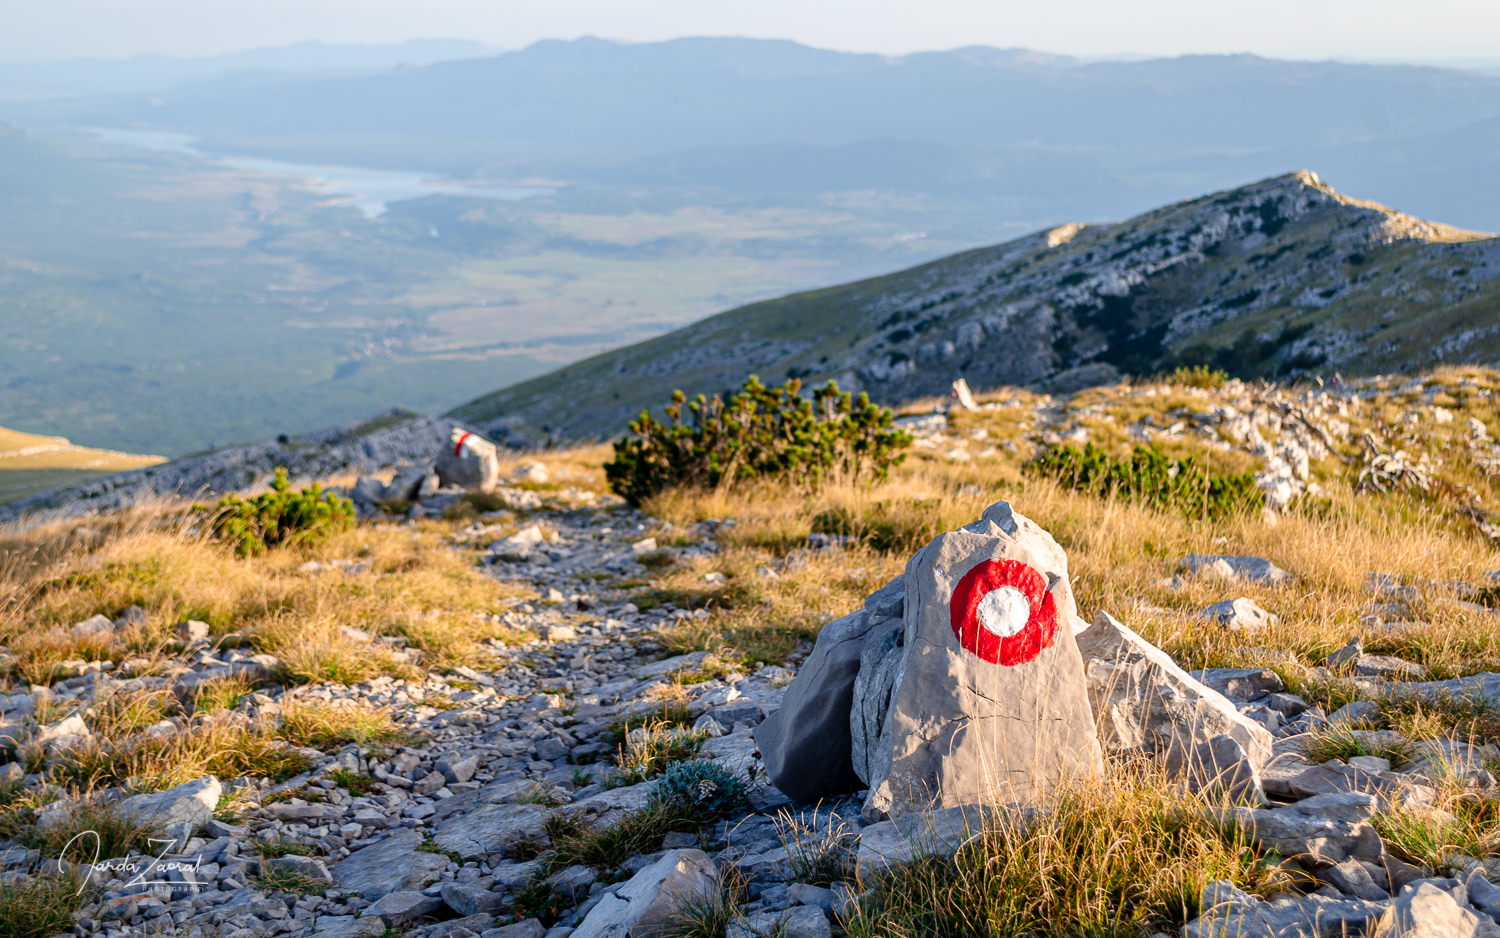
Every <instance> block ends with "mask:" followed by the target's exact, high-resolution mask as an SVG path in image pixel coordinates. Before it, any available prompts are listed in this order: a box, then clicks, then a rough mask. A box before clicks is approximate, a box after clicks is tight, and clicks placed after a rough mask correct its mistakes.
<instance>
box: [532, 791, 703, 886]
mask: <svg viewBox="0 0 1500 938" xmlns="http://www.w3.org/2000/svg"><path fill="white" fill-rule="evenodd" d="M703 821H704V818H703V817H702V816H701V815H700V814H699V812H698V811H697V809H695V808H692V807H689V806H687V805H681V804H647V805H646V807H644V808H641V809H640V810H639V811H629V812H626V813H625V814H624V815H623V816H622V817H621V818H620V819H619V820H618V821H615V822H614V823H612V824H609V825H600V824H596V823H593V822H591V821H589V820H587V819H586V818H584V817H583V816H580V815H577V814H570V813H567V812H564V811H559V812H557V813H555V814H553V815H552V816H551V817H550V818H548V819H547V822H546V830H547V836H548V838H549V839H550V840H551V841H552V853H551V855H550V857H549V861H548V862H549V869H552V870H560V869H563V868H564V867H568V866H572V865H574V864H581V865H583V866H591V867H594V868H595V869H603V870H612V869H614V868H615V867H617V866H619V865H620V864H621V863H624V862H625V861H626V860H627V859H629V858H630V857H632V856H634V855H636V854H639V853H654V852H655V851H657V850H660V849H661V841H662V838H663V837H665V836H666V835H667V834H670V833H673V832H678V833H694V832H696V831H697V830H698V829H699V828H700V827H702V826H703Z"/></svg>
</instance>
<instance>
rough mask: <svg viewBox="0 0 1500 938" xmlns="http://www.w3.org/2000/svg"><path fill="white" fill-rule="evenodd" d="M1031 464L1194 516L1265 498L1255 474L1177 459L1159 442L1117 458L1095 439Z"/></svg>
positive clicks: (1104, 494) (1082, 487) (1081, 487)
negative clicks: (1214, 469)
mask: <svg viewBox="0 0 1500 938" xmlns="http://www.w3.org/2000/svg"><path fill="white" fill-rule="evenodd" d="M1027 468H1028V471H1030V472H1032V473H1035V474H1036V475H1042V476H1050V477H1051V478H1053V479H1056V480H1057V481H1058V482H1060V483H1062V484H1063V485H1065V486H1067V487H1068V488H1071V489H1076V490H1078V491H1083V492H1091V493H1093V494H1094V495H1097V496H1099V497H1100V498H1125V499H1132V500H1138V501H1142V502H1145V503H1147V504H1150V505H1155V506H1157V507H1158V508H1170V509H1175V510H1177V511H1181V512H1182V513H1183V514H1185V515H1187V516H1188V517H1204V518H1222V517H1224V516H1225V515H1230V514H1234V513H1236V512H1241V511H1245V510H1247V509H1249V508H1252V507H1254V506H1255V505H1257V504H1259V503H1260V499H1259V497H1258V496H1259V494H1260V493H1259V492H1258V491H1257V490H1256V487H1255V476H1254V475H1253V474H1251V473H1248V472H1246V473H1241V474H1238V475H1230V474H1219V473H1213V472H1209V471H1208V470H1207V469H1205V468H1204V467H1203V466H1201V465H1199V464H1198V462H1197V461H1196V460H1195V459H1193V457H1191V456H1188V457H1185V458H1183V459H1172V458H1171V457H1169V456H1167V455H1166V454H1165V453H1163V452H1162V451H1161V450H1159V449H1155V448H1154V447H1153V448H1147V447H1144V446H1137V447H1136V448H1135V450H1134V451H1133V452H1132V453H1131V454H1130V458H1129V459H1116V458H1114V457H1112V456H1110V455H1109V453H1107V452H1105V451H1104V450H1102V449H1100V448H1099V447H1097V446H1095V445H1094V444H1093V443H1088V444H1085V445H1084V447H1083V449H1081V450H1080V449H1079V448H1078V447H1076V446H1064V447H1061V448H1059V449H1054V450H1050V451H1048V452H1046V453H1043V454H1042V455H1041V456H1039V457H1038V458H1037V459H1036V460H1034V461H1033V462H1032V463H1031V465H1030V466H1028V467H1027Z"/></svg>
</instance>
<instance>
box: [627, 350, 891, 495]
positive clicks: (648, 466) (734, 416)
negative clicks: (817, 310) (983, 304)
mask: <svg viewBox="0 0 1500 938" xmlns="http://www.w3.org/2000/svg"><path fill="white" fill-rule="evenodd" d="M801 389H802V383H801V382H800V381H798V380H797V379H796V378H793V379H791V380H790V381H788V382H787V383H786V384H785V385H783V386H781V387H779V388H768V387H766V386H765V385H763V384H761V383H760V379H759V378H757V377H755V376H754V375H751V376H750V379H749V380H748V381H746V382H745V386H744V387H743V388H742V389H741V390H740V393H738V394H736V395H734V396H733V397H731V398H730V399H729V400H728V401H727V402H726V401H724V400H722V399H721V398H719V397H718V396H717V395H715V396H714V397H713V398H711V399H710V398H706V397H704V396H703V395H701V394H700V395H698V397H697V398H696V399H695V400H692V401H688V400H687V396H686V395H684V394H683V393H682V392H681V391H674V392H672V403H671V404H669V405H667V407H666V413H667V419H668V420H669V421H670V422H669V423H665V424H664V423H660V422H659V421H657V420H656V419H655V418H653V417H652V416H651V415H650V414H649V413H644V412H643V413H642V414H641V416H640V419H639V420H636V421H635V422H634V423H632V424H631V425H630V435H629V436H627V437H625V438H624V439H622V440H619V441H617V442H616V443H615V458H614V460H613V461H612V462H609V463H606V464H605V466H604V473H605V476H606V477H607V478H608V479H609V485H610V488H611V489H612V490H614V492H615V493H616V494H617V495H620V496H622V497H624V498H625V500H626V501H628V502H630V503H631V504H632V505H639V504H640V503H641V502H642V501H644V500H645V499H647V498H650V497H651V496H652V495H655V494H657V493H658V492H661V491H663V490H665V489H669V488H675V487H678V486H686V487H693V488H715V487H717V486H719V485H722V484H729V485H732V484H734V483H735V482H740V481H747V480H751V479H777V480H785V481H788V482H791V483H792V484H794V485H804V486H815V485H817V484H818V482H819V481H821V480H822V479H823V478H824V477H825V476H827V475H829V474H833V473H842V474H843V475H845V476H847V477H849V478H855V479H858V478H860V477H866V476H867V477H869V478H872V479H876V480H878V479H884V478H885V477H886V475H887V474H888V473H889V472H890V470H891V467H892V466H896V465H899V464H900V463H901V461H902V460H903V459H904V458H905V454H904V453H902V452H900V450H902V449H904V448H906V447H907V446H910V445H911V441H912V437H911V434H909V433H907V432H906V431H905V430H900V429H897V428H895V427H893V426H892V420H893V415H892V413H891V411H890V409H889V408H885V407H880V406H878V405H876V404H872V403H870V398H869V395H867V394H863V393H861V394H860V395H859V397H858V398H855V397H853V396H852V395H850V394H849V393H848V392H847V391H840V390H839V387H838V385H837V384H835V383H834V382H832V381H830V382H828V384H827V385H826V386H825V387H822V388H817V389H814V390H813V392H812V397H811V398H810V399H809V398H804V397H801V396H799V393H798V392H800V391H801ZM684 405H686V407H687V411H688V414H689V418H688V419H689V423H684V422H683V407H684Z"/></svg>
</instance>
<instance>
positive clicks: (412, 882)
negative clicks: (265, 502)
mask: <svg viewBox="0 0 1500 938" xmlns="http://www.w3.org/2000/svg"><path fill="white" fill-rule="evenodd" d="M422 840H423V837H422V835H421V834H419V833H417V832H416V831H414V830H405V829H403V830H398V831H396V832H395V833H393V834H391V835H390V836H389V837H387V838H386V839H385V840H382V841H379V842H378V843H375V844H371V845H370V846H368V847H365V848H363V849H361V850H356V851H355V852H353V853H351V854H350V855H349V857H348V858H347V859H345V860H342V861H340V862H339V863H338V864H337V865H336V866H334V867H333V869H332V870H331V872H332V873H333V878H334V881H335V882H336V883H338V884H339V887H340V888H342V889H346V890H348V891H350V892H355V893H358V894H359V895H361V896H364V897H365V898H366V899H379V898H381V897H382V896H385V895H387V894H389V893H393V892H408V891H420V890H421V889H422V887H423V886H425V885H426V882H427V880H429V879H432V878H434V877H435V876H437V874H439V873H441V872H442V871H443V870H444V869H445V868H446V867H447V866H448V858H447V857H445V856H443V855H442V854H440V853H428V852H426V851H423V850H418V849H417V847H418V846H419V845H420V844H421V843H422Z"/></svg>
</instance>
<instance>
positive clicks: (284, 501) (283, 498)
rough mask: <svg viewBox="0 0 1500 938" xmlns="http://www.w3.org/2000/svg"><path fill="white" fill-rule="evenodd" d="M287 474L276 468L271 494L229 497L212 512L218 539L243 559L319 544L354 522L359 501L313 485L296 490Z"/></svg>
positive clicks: (212, 521) (222, 499)
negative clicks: (282, 547) (271, 550)
mask: <svg viewBox="0 0 1500 938" xmlns="http://www.w3.org/2000/svg"><path fill="white" fill-rule="evenodd" d="M291 488H292V486H291V483H290V482H288V481H287V477H286V470H285V469H283V468H280V467H277V469H276V477H275V478H274V479H273V480H272V481H271V491H269V492H266V493H264V494H261V495H257V496H255V497H254V498H248V499H247V498H240V497H239V496H238V495H235V494H233V493H230V494H228V495H226V496H224V497H223V498H221V499H219V504H218V506H217V507H216V508H213V509H203V510H204V511H206V512H209V514H210V520H211V523H212V525H213V533H214V536H215V537H217V538H218V539H220V540H222V541H225V542H227V543H230V544H233V545H234V549H235V552H236V553H238V554H240V555H241V556H253V555H255V554H260V553H263V552H264V551H265V550H266V549H267V548H270V547H276V546H277V545H280V544H293V543H303V544H315V543H317V542H319V541H322V540H325V539H327V538H328V536H329V535H330V534H333V533H334V532H335V531H342V530H344V529H345V528H348V527H351V526H352V525H353V524H354V503H353V502H351V501H349V500H348V499H347V498H340V497H338V496H337V495H335V494H333V493H332V492H324V491H323V489H322V487H321V486H319V485H318V484H317V483H316V482H314V483H313V484H312V485H311V486H309V487H307V488H305V489H301V490H299V491H296V492H293V491H291Z"/></svg>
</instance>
